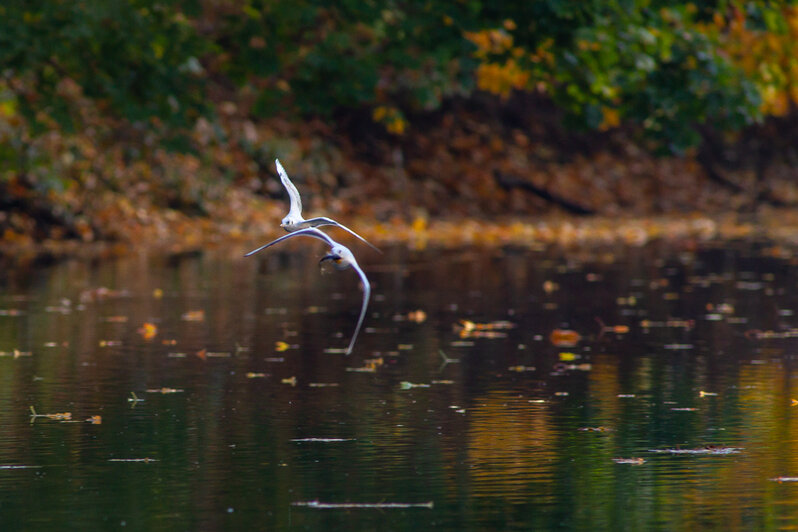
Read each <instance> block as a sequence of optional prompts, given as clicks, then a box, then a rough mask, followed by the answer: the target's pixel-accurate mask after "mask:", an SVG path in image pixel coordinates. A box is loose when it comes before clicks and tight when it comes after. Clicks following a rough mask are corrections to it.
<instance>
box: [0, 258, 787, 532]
mask: <svg viewBox="0 0 798 532" xmlns="http://www.w3.org/2000/svg"><path fill="white" fill-rule="evenodd" d="M297 244H304V245H293V244H289V245H286V246H285V247H283V248H280V249H277V248H275V249H270V250H268V251H266V252H262V253H260V254H259V255H256V256H254V257H251V258H247V259H244V258H242V257H241V255H242V252H243V251H246V250H244V249H240V250H232V251H211V252H208V253H205V254H196V255H191V254H189V255H178V256H151V255H147V254H142V255H133V256H130V257H126V258H123V259H114V260H105V261H103V260H98V261H85V260H66V261H63V262H59V263H56V264H49V265H41V266H36V265H33V266H25V267H24V268H21V267H17V268H5V269H4V270H3V271H2V274H0V352H2V353H0V355H2V356H0V381H1V382H0V427H2V428H1V429H0V529H2V530H53V529H75V530H88V529H124V528H128V529H134V530H274V529H296V530H320V529H330V530H378V529H384V530H411V529H416V530H428V529H433V528H438V529H444V530H445V529H458V530H459V529H470V530H488V529H490V530H532V529H534V530H551V529H582V530H602V529H604V530H654V529H662V530H697V529H713V528H714V529H723V530H728V529H747V530H754V529H756V530H761V529H782V528H796V527H798V482H795V480H798V421H794V420H798V407H796V406H794V405H795V404H798V401H794V398H795V399H798V389H793V388H794V387H795V384H794V383H795V382H796V381H795V378H794V377H795V375H796V374H794V373H793V368H794V367H795V366H796V365H798V361H796V354H798V323H796V322H797V321H798V318H796V315H795V312H796V308H798V291H797V290H796V288H797V287H798V264H797V263H796V261H795V260H793V259H791V254H789V253H787V252H785V251H784V250H783V249H781V248H778V247H774V246H769V245H767V244H761V243H759V244H756V243H736V244H727V245H720V244H712V245H710V244H705V245H701V246H698V245H696V244H695V243H691V244H689V245H688V244H685V245H683V246H677V245H669V246H666V245H652V246H648V247H645V248H635V249H624V248H607V249H603V250H593V251H591V252H586V251H579V250H572V251H567V250H550V251H541V250H526V249H518V248H492V249H464V250H425V251H411V250H407V249H405V248H392V249H386V250H384V251H385V253H384V254H382V255H379V254H376V253H374V252H371V251H370V250H368V249H367V248H361V247H357V248H353V249H356V252H357V254H358V256H359V257H360V262H361V265H362V266H363V268H364V270H365V271H366V273H367V274H368V276H369V278H370V280H371V283H372V287H373V297H372V300H371V303H370V306H369V309H368V314H367V317H366V321H365V324H364V330H363V331H362V332H361V335H360V337H359V339H358V342H357V344H356V345H355V349H354V352H353V353H352V355H350V356H344V355H343V354H340V353H339V352H336V351H337V350H340V349H341V348H345V347H346V346H347V344H348V342H349V339H350V338H351V334H352V332H353V330H354V326H355V322H356V319H357V316H358V312H359V310H360V302H361V292H360V289H359V284H358V281H357V277H356V275H355V274H354V273H353V272H352V271H351V270H347V271H343V272H338V271H326V270H322V271H320V269H319V266H318V258H319V257H321V256H322V255H323V253H324V251H325V250H324V246H322V245H321V244H317V243H314V244H309V243H307V242H301V243H297ZM330 350H332V351H333V352H329V351H330ZM31 407H33V409H34V410H33V411H32V410H31ZM34 411H35V413H36V414H37V415H36V416H35V417H33V416H32V415H31V414H32V413H33V412H34ZM67 414H68V416H67Z"/></svg>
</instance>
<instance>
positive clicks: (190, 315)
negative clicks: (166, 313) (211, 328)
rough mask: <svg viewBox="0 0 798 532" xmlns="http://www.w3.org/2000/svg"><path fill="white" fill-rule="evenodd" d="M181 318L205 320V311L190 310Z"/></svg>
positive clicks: (184, 319) (185, 319)
mask: <svg viewBox="0 0 798 532" xmlns="http://www.w3.org/2000/svg"><path fill="white" fill-rule="evenodd" d="M180 319H181V320H183V321H205V311H204V310H189V311H188V312H186V313H184V314H183V315H182V316H180Z"/></svg>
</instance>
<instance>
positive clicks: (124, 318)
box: [103, 316, 128, 323]
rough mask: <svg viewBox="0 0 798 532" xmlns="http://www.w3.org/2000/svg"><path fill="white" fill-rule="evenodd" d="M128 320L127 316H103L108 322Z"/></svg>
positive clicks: (125, 321) (124, 321)
mask: <svg viewBox="0 0 798 532" xmlns="http://www.w3.org/2000/svg"><path fill="white" fill-rule="evenodd" d="M127 320H128V317H127V316H106V317H105V318H103V321H104V322H107V323H127Z"/></svg>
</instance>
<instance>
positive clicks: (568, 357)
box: [559, 352, 579, 362]
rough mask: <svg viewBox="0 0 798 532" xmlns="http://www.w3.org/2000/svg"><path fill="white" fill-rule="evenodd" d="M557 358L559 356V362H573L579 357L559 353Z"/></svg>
mask: <svg viewBox="0 0 798 532" xmlns="http://www.w3.org/2000/svg"><path fill="white" fill-rule="evenodd" d="M559 356H560V361H562V362H573V361H574V360H576V359H577V358H579V355H577V354H576V353H571V352H564V353H560V355H559Z"/></svg>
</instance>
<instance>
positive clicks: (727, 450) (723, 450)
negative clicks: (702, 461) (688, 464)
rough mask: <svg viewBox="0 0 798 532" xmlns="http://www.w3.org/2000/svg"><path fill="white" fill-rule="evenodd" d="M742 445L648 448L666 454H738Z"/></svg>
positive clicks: (650, 450) (651, 451)
mask: <svg viewBox="0 0 798 532" xmlns="http://www.w3.org/2000/svg"><path fill="white" fill-rule="evenodd" d="M742 449H743V448H742V447H719V446H715V445H707V446H706V447H699V448H697V449H649V451H648V452H650V453H666V454H708V455H726V454H738V453H739V452H740V451H742Z"/></svg>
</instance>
